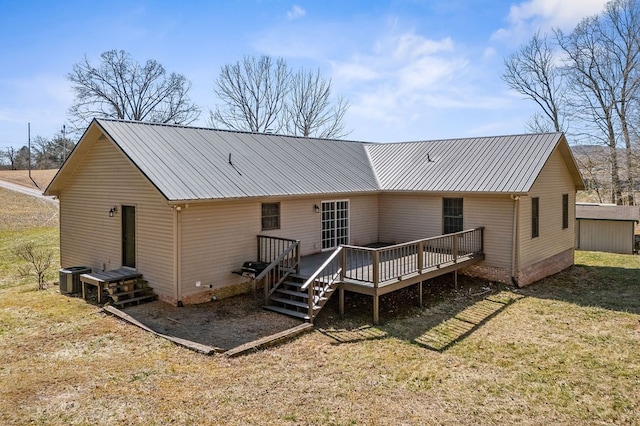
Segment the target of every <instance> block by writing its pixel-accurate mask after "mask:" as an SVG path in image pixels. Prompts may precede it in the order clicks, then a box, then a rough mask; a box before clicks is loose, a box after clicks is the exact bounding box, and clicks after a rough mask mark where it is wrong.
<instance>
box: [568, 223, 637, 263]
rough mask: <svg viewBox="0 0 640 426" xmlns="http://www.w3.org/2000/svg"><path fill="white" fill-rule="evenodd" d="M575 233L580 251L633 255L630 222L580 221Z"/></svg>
mask: <svg viewBox="0 0 640 426" xmlns="http://www.w3.org/2000/svg"><path fill="white" fill-rule="evenodd" d="M578 225H579V226H577V229H576V232H577V233H579V235H578V236H577V242H578V244H579V246H578V248H579V249H580V250H591V251H605V252H609V253H622V254H632V253H633V245H634V241H633V232H634V223H633V222H631V221H628V222H627V221H612V220H590V219H580V220H579V221H578Z"/></svg>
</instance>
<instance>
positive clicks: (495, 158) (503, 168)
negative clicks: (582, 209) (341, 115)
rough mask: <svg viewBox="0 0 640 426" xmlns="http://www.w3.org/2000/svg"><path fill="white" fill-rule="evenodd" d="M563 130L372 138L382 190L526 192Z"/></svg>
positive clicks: (372, 151) (370, 145)
mask: <svg viewBox="0 0 640 426" xmlns="http://www.w3.org/2000/svg"><path fill="white" fill-rule="evenodd" d="M561 137H562V134H561V133H546V134H534V135H513V136H497V137H484V138H468V139H447V140H438V141H419V142H405V143H392V144H391V143H390V144H369V145H367V150H368V151H369V156H370V158H371V162H372V164H373V168H374V170H375V172H376V174H377V178H378V180H379V182H380V187H381V189H382V190H390V191H432V192H492V193H500V192H503V193H524V192H528V191H529V190H530V189H531V186H532V185H533V183H534V182H535V180H536V178H537V177H538V175H539V173H540V171H541V170H542V167H543V166H544V164H545V163H546V161H547V159H548V158H549V155H551V153H552V152H553V150H554V149H555V147H556V146H557V144H558V142H559V140H560V138H561Z"/></svg>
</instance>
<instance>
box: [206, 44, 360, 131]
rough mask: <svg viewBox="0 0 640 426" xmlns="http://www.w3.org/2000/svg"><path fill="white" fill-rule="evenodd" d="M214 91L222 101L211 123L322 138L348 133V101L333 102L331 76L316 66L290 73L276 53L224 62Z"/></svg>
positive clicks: (284, 62)
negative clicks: (346, 129) (346, 127)
mask: <svg viewBox="0 0 640 426" xmlns="http://www.w3.org/2000/svg"><path fill="white" fill-rule="evenodd" d="M214 91H215V93H216V95H217V96H218V98H219V99H220V101H221V102H222V103H221V105H218V106H217V107H216V109H215V110H214V111H212V112H211V114H210V118H209V124H210V125H211V126H214V127H218V126H220V127H224V128H228V129H233V130H248V131H252V132H274V133H281V132H286V133H287V134H291V135H297V136H305V137H308V136H313V137H322V138H339V137H344V136H346V135H348V134H349V133H350V132H347V131H345V126H344V115H345V113H346V112H347V109H348V108H349V103H348V102H347V101H346V100H345V99H344V98H342V97H340V98H338V99H337V100H336V101H335V102H333V100H332V98H331V80H330V79H326V78H323V77H322V76H321V75H320V70H318V71H316V72H310V71H309V72H308V71H305V70H304V69H301V70H300V71H298V72H296V73H293V72H292V71H291V70H290V69H289V67H288V65H287V63H286V61H285V60H284V59H282V58H280V59H277V60H275V61H274V60H273V59H272V58H271V57H269V56H264V55H263V56H261V57H259V58H256V57H252V56H245V57H244V58H243V60H242V61H239V62H237V63H235V64H232V65H225V66H223V67H222V69H221V71H220V75H219V76H218V79H217V80H216V82H215V87H214Z"/></svg>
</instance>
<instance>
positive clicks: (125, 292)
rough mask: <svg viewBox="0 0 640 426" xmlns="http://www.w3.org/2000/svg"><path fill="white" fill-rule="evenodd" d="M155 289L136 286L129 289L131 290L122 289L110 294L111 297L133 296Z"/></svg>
mask: <svg viewBox="0 0 640 426" xmlns="http://www.w3.org/2000/svg"><path fill="white" fill-rule="evenodd" d="M150 291H153V288H151V287H145V288H136V289H134V290H129V291H121V292H120V293H113V294H110V295H109V296H110V297H120V296H133V295H135V294H136V293H144V292H150Z"/></svg>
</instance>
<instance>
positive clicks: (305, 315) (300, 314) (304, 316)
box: [263, 305, 309, 321]
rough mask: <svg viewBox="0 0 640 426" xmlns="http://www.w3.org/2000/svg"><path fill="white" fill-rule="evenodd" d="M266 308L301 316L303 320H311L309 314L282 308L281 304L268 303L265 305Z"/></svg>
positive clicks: (296, 316) (297, 316)
mask: <svg viewBox="0 0 640 426" xmlns="http://www.w3.org/2000/svg"><path fill="white" fill-rule="evenodd" d="M263 308H264V309H267V310H269V311H273V312H278V313H279V314H284V315H289V316H290V317H295V318H300V319H303V320H307V321H308V320H309V315H307V314H306V313H304V312H298V311H292V310H291V309H286V308H281V307H279V306H273V305H267V306H263Z"/></svg>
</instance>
